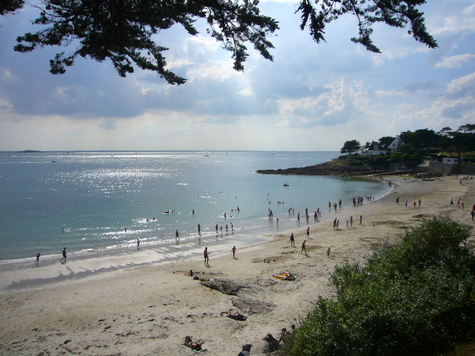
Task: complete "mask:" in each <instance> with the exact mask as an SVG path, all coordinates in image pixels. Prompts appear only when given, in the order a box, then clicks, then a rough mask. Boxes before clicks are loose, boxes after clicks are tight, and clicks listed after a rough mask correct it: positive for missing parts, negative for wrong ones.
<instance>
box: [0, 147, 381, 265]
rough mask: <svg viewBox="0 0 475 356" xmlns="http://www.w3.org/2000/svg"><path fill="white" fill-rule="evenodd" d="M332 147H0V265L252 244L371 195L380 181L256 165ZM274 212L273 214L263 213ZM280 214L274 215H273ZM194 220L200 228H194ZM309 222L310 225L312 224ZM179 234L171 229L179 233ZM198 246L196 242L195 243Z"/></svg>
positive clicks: (315, 159)
mask: <svg viewBox="0 0 475 356" xmlns="http://www.w3.org/2000/svg"><path fill="white" fill-rule="evenodd" d="M338 155H339V152H288V151H285V152H277V151H210V152H205V151H177V152H175V151H173V152H172V151H153V152H149V151H147V152H118V151H113V152H105V151H98V152H93V151H84V152H79V151H74V152H0V202H1V203H0V246H1V248H0V264H9V263H18V262H21V261H31V260H32V259H34V258H35V256H36V255H37V254H38V253H41V256H42V260H43V259H46V260H47V259H51V260H53V259H54V260H55V261H57V258H58V256H60V255H61V251H62V250H63V248H64V247H67V251H68V256H69V258H71V257H74V256H82V257H84V256H86V257H87V256H94V255H97V254H100V253H110V254H114V253H118V252H120V251H124V250H133V249H135V247H136V245H137V239H139V240H140V247H141V248H142V249H147V248H149V249H153V248H156V249H157V251H160V249H159V248H160V247H164V246H171V245H173V246H176V245H178V244H182V245H183V244H185V245H186V244H187V243H189V242H193V241H197V239H199V241H200V243H201V241H202V239H203V241H205V242H206V243H207V244H214V246H215V248H217V246H219V245H220V244H223V243H227V244H229V242H230V241H232V243H235V244H240V245H241V246H242V245H252V244H256V243H259V242H262V241H264V240H266V239H270V238H273V237H275V236H276V234H279V233H282V232H284V231H288V230H291V229H294V228H296V227H298V226H299V224H298V222H297V215H298V214H299V213H300V215H301V225H302V226H306V224H307V222H306V221H305V211H306V209H308V212H309V215H310V221H309V222H308V225H311V224H315V223H316V222H315V221H314V219H313V214H314V212H315V211H316V210H317V208H320V210H321V212H322V217H321V218H320V221H321V219H324V218H331V217H332V215H331V214H332V212H331V211H329V209H328V203H329V202H331V203H335V202H338V201H339V200H340V199H341V200H342V205H343V206H352V205H353V203H352V200H353V198H355V197H360V196H361V197H364V198H365V201H367V197H370V196H371V197H372V199H376V200H377V199H379V198H381V197H383V196H384V195H386V194H387V193H388V192H389V189H390V188H389V187H388V185H387V184H385V183H384V182H382V181H378V180H363V179H350V178H341V177H329V176H283V175H264V174H257V173H256V170H259V169H278V168H282V169H284V168H291V167H305V166H309V165H314V164H317V163H322V162H326V161H331V160H332V159H334V158H336V157H338ZM270 212H272V216H271V217H270V216H269V213H270ZM277 219H278V221H277ZM198 224H199V225H200V227H201V233H200V234H199V233H198ZM312 229H313V227H312ZM177 234H178V237H177ZM200 251H201V249H200Z"/></svg>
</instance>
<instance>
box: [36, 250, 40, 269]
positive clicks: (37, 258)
mask: <svg viewBox="0 0 475 356" xmlns="http://www.w3.org/2000/svg"><path fill="white" fill-rule="evenodd" d="M39 266H40V253H39V252H38V254H37V255H36V267H39Z"/></svg>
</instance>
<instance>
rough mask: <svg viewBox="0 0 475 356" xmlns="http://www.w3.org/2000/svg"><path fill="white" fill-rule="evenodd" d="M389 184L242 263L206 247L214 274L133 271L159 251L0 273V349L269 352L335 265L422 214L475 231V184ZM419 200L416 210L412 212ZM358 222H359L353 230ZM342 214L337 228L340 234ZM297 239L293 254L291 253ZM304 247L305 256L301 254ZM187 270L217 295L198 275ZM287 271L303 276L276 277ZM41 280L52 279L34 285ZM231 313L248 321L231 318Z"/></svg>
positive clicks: (244, 254)
mask: <svg viewBox="0 0 475 356" xmlns="http://www.w3.org/2000/svg"><path fill="white" fill-rule="evenodd" d="M389 179H390V180H391V182H392V183H393V184H394V190H393V191H392V192H391V193H390V194H388V195H387V196H386V197H385V198H383V199H381V200H379V201H376V202H372V203H367V200H366V198H365V199H364V202H365V203H364V204H363V205H362V206H359V207H353V206H349V205H343V207H342V209H341V210H338V211H337V212H334V211H333V212H329V211H328V207H321V208H322V211H323V213H324V215H325V216H324V219H322V221H321V222H318V223H313V222H312V223H311V224H310V225H307V224H305V223H302V224H300V226H299V227H297V226H296V228H295V230H293V231H281V232H280V233H279V234H275V235H274V236H272V241H270V242H265V243H261V244H258V245H254V246H249V247H244V246H237V248H238V249H237V252H236V258H233V256H232V252H231V247H232V245H233V241H232V239H231V238H230V241H229V246H230V248H229V252H227V253H225V254H214V253H213V250H212V249H211V248H210V262H209V264H210V265H209V267H206V266H205V264H204V262H203V258H200V259H196V258H189V259H187V258H186V256H183V258H182V259H181V260H180V261H179V262H174V263H170V262H167V263H159V264H150V265H144V266H138V267H137V266H134V265H135V264H138V263H139V262H143V261H144V260H147V258H149V259H150V260H153V255H156V254H157V251H155V250H150V251H147V250H146V249H142V250H141V251H140V252H137V251H131V252H130V253H127V254H122V255H118V256H114V257H108V258H107V259H106V260H104V259H101V258H97V259H88V260H78V261H74V259H68V261H67V263H66V264H60V263H59V262H58V263H54V264H50V265H45V266H40V267H39V268H36V266H33V265H32V267H31V268H23V269H18V270H13V271H12V270H7V271H4V270H1V269H0V306H1V310H2V313H1V315H0V325H1V326H0V353H1V354H2V355H69V354H81V355H192V354H195V353H196V352H195V351H193V350H191V349H190V348H188V347H186V346H184V345H183V342H184V338H185V336H187V335H190V336H192V338H193V340H198V339H199V340H201V341H202V342H203V349H206V350H207V351H206V353H205V354H207V355H237V354H238V353H239V351H240V350H241V347H242V345H243V344H253V345H254V346H253V348H252V350H251V355H259V354H262V353H261V352H260V351H261V350H262V348H263V346H264V342H263V341H262V338H263V337H264V336H265V335H266V334H267V333H271V334H272V335H274V336H275V337H278V336H279V334H280V330H281V329H282V328H284V327H285V328H290V326H291V325H292V324H295V325H298V323H299V320H301V319H302V318H304V317H305V315H306V313H307V312H308V311H309V310H310V309H311V308H312V306H313V304H314V303H315V302H316V301H317V300H318V297H319V296H322V297H331V296H332V295H333V290H332V288H331V285H330V284H329V282H328V277H329V275H330V273H331V272H332V271H333V269H334V267H335V266H336V265H340V264H345V263H354V262H359V263H364V259H365V256H368V255H369V254H371V251H372V250H373V249H374V248H378V247H379V246H381V245H382V244H385V243H393V242H395V241H397V239H398V237H399V236H401V234H403V233H404V231H405V229H407V228H408V227H410V226H415V225H417V224H418V222H420V221H421V219H422V218H424V217H431V216H433V215H444V216H450V217H452V218H454V219H456V220H458V221H460V222H462V223H466V224H468V225H472V226H474V225H475V222H474V221H472V219H471V217H470V211H471V208H472V205H473V204H475V179H472V180H470V179H467V180H462V181H461V183H460V177H458V178H457V177H455V176H453V177H443V178H436V179H435V180H433V181H422V180H416V179H411V178H408V177H406V179H404V177H398V178H396V177H391V178H389ZM397 197H399V198H400V200H399V204H396V198H397ZM336 198H337V197H336ZM406 199H407V200H408V205H407V207H406V206H405V201H406ZM419 199H420V200H421V205H420V207H419V205H418V203H417V204H416V207H414V205H413V204H414V202H418V201H419ZM451 199H453V202H454V205H453V206H451V205H450V201H451ZM459 199H460V204H459V205H458V204H457V202H458V201H459ZM462 202H463V203H464V205H465V207H464V209H462V205H461V203H462ZM360 215H361V216H362V224H361V225H360V220H359V217H360ZM350 216H353V226H352V227H351V226H350V227H347V226H346V220H349V219H350ZM335 218H337V219H339V221H340V223H339V229H333V224H332V222H333V219H335ZM307 226H310V235H309V236H310V238H309V239H307V236H306V230H307ZM291 232H293V233H294V235H295V242H296V247H295V248H294V247H291V246H290V242H289V235H290V233H291ZM304 240H307V242H306V249H307V254H304V253H301V245H302V242H303V241H304ZM203 248H204V246H203ZM328 248H330V256H329V257H328V256H327V254H326V252H327V250H328ZM138 256H140V257H138ZM85 264H87V265H85ZM117 265H126V266H127V268H116V267H115V266H117ZM91 270H94V271H97V272H96V273H88V271H91ZM190 270H193V272H194V275H197V276H199V277H200V278H201V279H202V280H203V281H205V283H206V281H209V283H211V284H212V285H216V286H217V288H221V291H220V290H215V289H211V288H209V287H208V286H205V285H204V284H203V283H202V282H200V280H196V279H193V277H191V276H189V275H188V272H189V271H190ZM281 272H290V273H291V274H292V275H294V276H295V277H296V279H295V280H293V281H281V280H279V279H276V278H274V277H273V275H275V274H279V273H281ZM71 275H72V276H73V278H62V276H71ZM42 279H48V280H49V281H50V282H49V283H40V282H38V281H41V280H42ZM34 281H36V282H34ZM230 311H234V312H239V313H241V314H242V315H244V316H245V317H246V320H234V319H231V318H229V317H228V314H227V313H228V312H230Z"/></svg>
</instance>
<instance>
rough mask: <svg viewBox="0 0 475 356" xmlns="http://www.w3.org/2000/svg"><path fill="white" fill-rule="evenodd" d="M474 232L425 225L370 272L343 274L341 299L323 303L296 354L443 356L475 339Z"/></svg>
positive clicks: (296, 341) (297, 339) (308, 321)
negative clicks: (470, 243) (470, 246)
mask: <svg viewBox="0 0 475 356" xmlns="http://www.w3.org/2000/svg"><path fill="white" fill-rule="evenodd" d="M470 229H471V227H469V226H466V225H462V224H460V223H458V222H455V221H453V220H451V219H449V218H442V217H439V218H436V217H434V218H433V219H431V220H425V221H423V222H422V224H421V226H419V227H416V228H414V229H411V230H410V231H409V232H408V233H407V234H406V235H405V237H404V238H403V239H402V241H401V242H400V243H398V244H396V245H394V246H390V247H385V248H383V249H381V250H379V251H377V252H375V253H374V254H373V255H372V256H371V257H370V258H369V259H368V260H367V264H366V265H365V266H364V267H362V266H359V265H358V264H352V265H345V266H341V267H337V268H336V269H335V271H334V273H333V274H332V276H331V281H332V283H333V284H334V286H335V287H336V292H337V298H336V299H335V300H329V299H322V298H320V299H319V301H318V305H317V307H316V308H315V309H314V310H313V311H311V312H310V313H309V314H308V316H307V317H306V318H305V320H303V321H302V323H301V325H300V326H299V328H298V329H297V330H296V332H295V333H294V334H293V335H292V337H291V338H289V340H288V342H287V344H286V346H285V348H286V354H289V355H405V356H410V355H439V354H443V353H446V352H447V351H449V350H452V349H454V348H455V346H456V345H457V344H459V343H462V342H466V341H468V340H470V339H471V337H473V336H472V335H473V333H474V331H475V257H474V256H473V254H472V252H471V251H469V250H467V249H464V248H462V247H461V243H462V242H463V241H465V240H466V239H467V238H468V237H469V236H470Z"/></svg>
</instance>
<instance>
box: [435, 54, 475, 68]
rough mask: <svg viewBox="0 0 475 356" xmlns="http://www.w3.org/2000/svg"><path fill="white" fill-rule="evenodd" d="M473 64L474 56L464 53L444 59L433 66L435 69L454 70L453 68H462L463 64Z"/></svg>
mask: <svg viewBox="0 0 475 356" xmlns="http://www.w3.org/2000/svg"><path fill="white" fill-rule="evenodd" d="M474 62H475V54H471V53H465V54H459V55H457V56H452V57H448V58H445V59H444V60H443V61H442V62H440V63H437V64H436V65H435V66H436V67H437V68H448V69H454V68H460V67H462V64H463V63H466V64H469V65H472V64H473V63H474Z"/></svg>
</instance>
